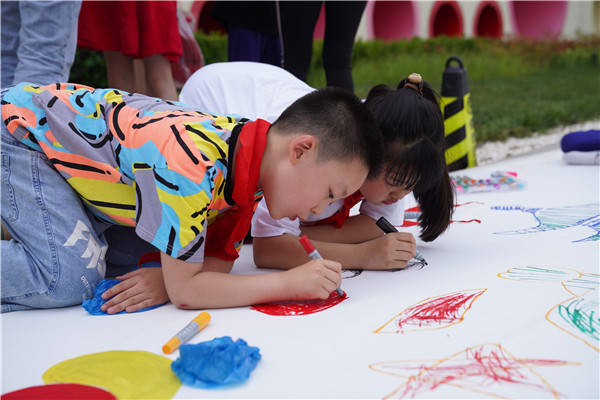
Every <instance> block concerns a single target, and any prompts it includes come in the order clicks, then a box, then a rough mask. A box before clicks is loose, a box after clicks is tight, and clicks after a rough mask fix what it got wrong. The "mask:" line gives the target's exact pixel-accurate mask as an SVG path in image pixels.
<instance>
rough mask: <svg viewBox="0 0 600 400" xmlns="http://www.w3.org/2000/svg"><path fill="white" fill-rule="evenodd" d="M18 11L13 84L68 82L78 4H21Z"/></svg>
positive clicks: (21, 2)
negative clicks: (16, 59)
mask: <svg viewBox="0 0 600 400" xmlns="http://www.w3.org/2000/svg"><path fill="white" fill-rule="evenodd" d="M3 3H4V2H3ZM19 7H20V14H21V30H20V33H19V39H20V43H19V50H18V53H17V57H18V63H17V66H16V69H15V74H14V78H13V82H12V84H17V83H20V82H33V83H39V84H50V83H55V82H68V80H69V73H70V71H71V66H72V65H73V60H74V59H75V50H76V48H77V21H78V17H79V10H80V8H81V1H20V2H19ZM2 22H3V23H4V21H2Z"/></svg>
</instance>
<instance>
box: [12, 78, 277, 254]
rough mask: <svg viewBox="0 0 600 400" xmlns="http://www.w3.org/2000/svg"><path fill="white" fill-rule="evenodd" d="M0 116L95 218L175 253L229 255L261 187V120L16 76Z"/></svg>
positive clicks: (239, 239) (244, 229)
mask: <svg viewBox="0 0 600 400" xmlns="http://www.w3.org/2000/svg"><path fill="white" fill-rule="evenodd" d="M2 116H3V118H4V123H5V124H6V125H7V128H8V130H9V132H11V133H12V134H13V135H14V136H15V137H16V138H17V139H18V140H20V141H21V142H22V143H24V144H26V145H28V146H29V147H31V148H32V149H35V150H37V151H40V152H43V153H45V154H46V155H47V156H48V158H49V159H50V161H51V162H52V163H53V165H54V166H55V167H56V169H57V170H58V172H59V173H60V174H61V175H62V176H63V177H64V178H65V179H66V180H67V182H68V183H69V184H70V185H71V186H72V187H73V189H74V190H75V191H76V192H77V193H78V194H79V196H80V197H81V199H82V201H83V202H84V204H85V205H86V206H87V207H88V209H90V210H91V212H92V213H93V214H94V215H96V216H97V217H98V218H100V219H102V220H104V221H108V222H110V223H114V224H120V225H127V226H135V227H136V233H137V234H138V235H139V236H140V237H141V238H142V239H144V240H146V241H148V242H149V243H151V244H153V245H154V246H156V247H157V248H158V249H160V250H161V251H163V252H165V253H166V254H168V255H170V256H172V257H175V258H178V259H181V260H186V261H190V262H202V261H203V260H204V255H205V254H207V255H212V256H217V257H220V258H223V259H227V260H233V259H235V258H236V257H237V250H239V247H240V246H241V243H242V241H243V238H244V236H245V235H246V232H247V231H248V228H249V226H250V219H251V216H252V212H253V210H254V209H255V207H256V204H257V202H258V201H259V200H260V198H261V197H262V193H261V192H260V190H259V189H257V186H256V185H257V183H258V174H259V171H260V161H261V158H262V154H263V152H264V147H265V143H266V132H267V130H268V127H269V123H268V122H266V121H262V120H257V121H255V122H248V120H246V119H243V118H241V117H239V116H237V115H226V116H215V115H211V114H208V113H205V112H200V111H197V110H194V109H193V108H190V107H189V106H186V105H183V104H181V103H176V102H171V101H164V100H160V99H156V98H152V97H147V96H144V95H139V94H129V93H127V92H122V91H118V90H115V89H92V88H89V87H87V86H83V85H76V84H54V85H48V86H43V87H38V86H35V85H32V84H28V83H22V84H19V85H17V86H15V87H14V88H12V89H11V90H9V91H8V92H7V93H6V94H5V96H4V98H3V101H2ZM237 141H239V142H240V146H238V147H239V150H238V154H237V156H236V161H235V173H233V177H234V178H235V183H236V184H235V185H233V182H232V181H233V179H232V176H231V175H232V171H231V170H230V168H229V165H230V162H231V160H232V154H233V150H234V148H235V144H236V142H237ZM228 174H229V175H228ZM238 182H239V185H238ZM209 225H211V228H210V229H206V228H207V227H208V226H209ZM213 225H214V226H213ZM207 231H208V232H209V234H208V236H207Z"/></svg>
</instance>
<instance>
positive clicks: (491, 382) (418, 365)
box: [369, 344, 580, 399]
mask: <svg viewBox="0 0 600 400" xmlns="http://www.w3.org/2000/svg"><path fill="white" fill-rule="evenodd" d="M575 365H580V364H579V363H575V362H569V361H561V360H541V359H533V358H517V357H515V356H513V355H512V354H510V353H509V352H508V351H507V350H506V349H505V348H503V347H502V346H500V345H499V344H483V345H479V346H474V347H470V348H467V349H465V350H462V351H460V352H458V353H455V354H452V355H450V356H448V357H446V358H444V359H441V360H400V361H387V362H379V363H375V364H371V365H370V366H369V368H371V369H372V370H374V371H377V372H382V373H384V374H389V375H393V376H398V377H401V378H404V379H405V382H404V383H403V384H402V385H401V386H399V387H398V388H396V389H395V390H394V391H392V392H391V393H390V394H388V395H387V396H385V397H384V398H386V399H387V398H415V397H419V396H423V397H432V395H431V392H433V391H436V390H437V389H438V388H440V387H443V386H451V387H452V388H447V387H446V388H445V389H446V390H449V389H456V390H467V391H471V392H475V393H477V396H480V395H486V396H490V397H494V398H497V397H501V398H528V397H540V396H544V395H549V396H552V397H554V398H557V399H558V398H561V397H564V396H563V395H562V394H560V393H558V392H557V391H556V389H554V388H553V387H552V386H551V385H550V384H549V383H548V381H546V379H544V378H543V377H542V376H541V375H540V374H538V372H537V368H539V367H563V366H575ZM453 397H457V398H458V397H460V392H456V394H454V396H453Z"/></svg>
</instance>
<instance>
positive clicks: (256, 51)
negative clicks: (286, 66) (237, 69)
mask: <svg viewBox="0 0 600 400" xmlns="http://www.w3.org/2000/svg"><path fill="white" fill-rule="evenodd" d="M227 56H228V57H227V58H228V60H229V61H253V62H261V63H265V64H271V65H275V66H277V67H280V66H281V45H280V43H279V38H278V37H276V36H269V35H265V34H263V33H260V32H255V31H251V30H250V29H246V28H242V27H239V26H235V25H229V27H228V29H227Z"/></svg>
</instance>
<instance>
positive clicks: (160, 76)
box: [143, 54, 178, 101]
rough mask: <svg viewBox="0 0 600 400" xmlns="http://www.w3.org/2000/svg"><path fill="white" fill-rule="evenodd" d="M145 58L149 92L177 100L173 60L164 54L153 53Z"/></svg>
mask: <svg viewBox="0 0 600 400" xmlns="http://www.w3.org/2000/svg"><path fill="white" fill-rule="evenodd" d="M143 60H144V72H145V74H146V84H147V86H148V91H149V92H150V93H149V94H150V95H151V96H154V97H158V98H161V99H165V100H175V101H177V97H178V96H177V89H176V88H175V81H173V73H172V72H171V61H169V60H168V59H167V58H166V57H165V56H163V55H162V54H153V55H151V56H150V57H146V58H144V59H143Z"/></svg>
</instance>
